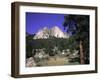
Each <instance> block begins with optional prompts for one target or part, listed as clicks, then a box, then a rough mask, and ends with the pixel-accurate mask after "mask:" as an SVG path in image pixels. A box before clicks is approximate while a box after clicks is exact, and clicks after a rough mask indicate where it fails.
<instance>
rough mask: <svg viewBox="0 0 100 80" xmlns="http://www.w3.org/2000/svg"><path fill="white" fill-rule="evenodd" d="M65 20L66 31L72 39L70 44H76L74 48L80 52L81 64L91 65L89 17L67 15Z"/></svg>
mask: <svg viewBox="0 0 100 80" xmlns="http://www.w3.org/2000/svg"><path fill="white" fill-rule="evenodd" d="M64 18H65V20H64V24H63V26H64V29H65V30H66V32H67V33H69V34H70V36H71V38H72V39H70V40H71V42H69V43H70V44H71V45H73V43H75V44H76V45H74V46H72V47H74V48H76V49H78V50H79V54H80V63H81V64H89V16H88V15H66V16H65V17H64ZM70 40H69V41H70ZM77 45H78V46H77Z"/></svg>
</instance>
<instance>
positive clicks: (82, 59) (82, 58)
mask: <svg viewBox="0 0 100 80" xmlns="http://www.w3.org/2000/svg"><path fill="white" fill-rule="evenodd" d="M79 49H80V63H81V64H84V63H85V62H84V52H83V41H80V43H79Z"/></svg>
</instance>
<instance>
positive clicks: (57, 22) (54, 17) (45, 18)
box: [26, 12, 65, 34]
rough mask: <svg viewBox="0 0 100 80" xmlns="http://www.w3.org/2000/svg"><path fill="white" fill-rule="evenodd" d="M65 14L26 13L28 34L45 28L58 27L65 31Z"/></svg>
mask: <svg viewBox="0 0 100 80" xmlns="http://www.w3.org/2000/svg"><path fill="white" fill-rule="evenodd" d="M64 15H65V14H51V13H33V12H26V32H27V33H30V34H33V33H36V32H37V31H38V30H39V29H42V28H43V27H48V28H49V29H50V28H52V27H54V26H58V27H59V28H60V29H62V31H64V27H63V22H64Z"/></svg>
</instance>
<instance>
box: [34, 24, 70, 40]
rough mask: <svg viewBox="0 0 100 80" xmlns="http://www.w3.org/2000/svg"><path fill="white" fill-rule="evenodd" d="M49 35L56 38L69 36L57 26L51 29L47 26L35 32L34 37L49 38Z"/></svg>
mask: <svg viewBox="0 0 100 80" xmlns="http://www.w3.org/2000/svg"><path fill="white" fill-rule="evenodd" d="M50 36H53V37H57V38H69V36H68V35H66V34H65V33H64V32H63V31H62V30H61V29H60V28H59V27H58V26H54V27H52V28H51V29H48V28H47V27H44V28H42V29H41V30H39V31H38V32H37V33H36V35H35V36H34V39H47V38H50Z"/></svg>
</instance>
